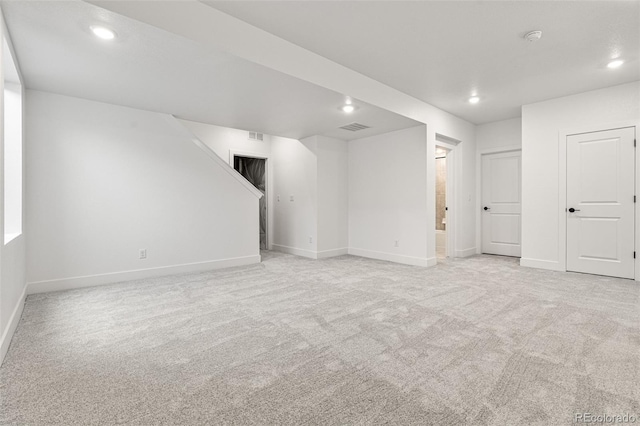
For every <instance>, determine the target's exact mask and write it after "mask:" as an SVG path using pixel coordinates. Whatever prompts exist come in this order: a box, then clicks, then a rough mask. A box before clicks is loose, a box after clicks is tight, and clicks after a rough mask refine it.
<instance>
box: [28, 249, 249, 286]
mask: <svg viewBox="0 0 640 426" xmlns="http://www.w3.org/2000/svg"><path fill="white" fill-rule="evenodd" d="M254 263H260V256H259V255H254V256H244V257H235V258H230V259H217V260H209V261H205V262H195V263H185V264H181V265H171V266H161V267H158V268H149V269H137V270H132V271H122V272H110V273H107V274H98V275H87V276H83V277H70V278H60V279H55V280H45V281H35V282H30V283H27V294H36V293H48V292H51V291H61V290H72V289H76V288H84V287H93V286H98V285H104V284H113V283H117V282H122V281H130V280H138V279H144V278H152V277H161V276H164V275H173V274H182V273H188V272H202V271H208V270H212V269H220V268H229V267H232V266H243V265H251V264H254Z"/></svg>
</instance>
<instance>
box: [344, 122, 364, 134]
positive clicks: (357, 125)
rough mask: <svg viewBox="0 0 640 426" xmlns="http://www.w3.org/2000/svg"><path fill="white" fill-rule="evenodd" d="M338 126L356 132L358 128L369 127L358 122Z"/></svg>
mask: <svg viewBox="0 0 640 426" xmlns="http://www.w3.org/2000/svg"><path fill="white" fill-rule="evenodd" d="M340 128H341V129H343V130H348V131H350V132H357V131H359V130H364V129H369V128H370V127H369V126H365V125H364V124H360V123H351V124H347V125H346V126H342V127H340Z"/></svg>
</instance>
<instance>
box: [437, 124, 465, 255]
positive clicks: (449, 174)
mask: <svg viewBox="0 0 640 426" xmlns="http://www.w3.org/2000/svg"><path fill="white" fill-rule="evenodd" d="M460 143H461V142H460V141H459V140H457V139H453V138H450V137H448V136H444V135H441V134H439V133H436V143H435V151H434V152H435V158H436V160H435V173H436V179H435V185H436V188H435V193H436V212H435V218H436V219H435V220H436V223H435V224H431V225H430V226H434V225H435V234H436V238H435V239H436V261H437V262H443V261H445V260H446V259H447V258H453V257H456V256H464V255H465V253H464V251H457V246H456V242H455V241H456V235H455V232H456V191H455V188H456V179H455V176H456V169H457V168H458V167H459V166H458V158H457V156H458V155H457V151H458V150H457V149H456V147H457V146H458V145H459V144H460ZM441 157H444V158H441ZM438 176H440V177H438ZM438 185H440V186H438ZM432 229H433V228H432Z"/></svg>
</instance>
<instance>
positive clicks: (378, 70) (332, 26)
mask: <svg viewBox="0 0 640 426" xmlns="http://www.w3.org/2000/svg"><path fill="white" fill-rule="evenodd" d="M204 3H206V4H208V5H210V6H211V7H214V8H216V9H218V10H220V11H223V12H225V13H228V14H230V15H232V16H235V17H236V18H239V19H241V20H243V21H245V22H248V23H250V24H252V25H254V26H257V27H259V28H261V29H263V30H265V31H268V32H270V33H272V34H274V35H276V36H278V37H281V38H283V39H286V40H288V41H290V42H292V43H294V44H297V45H299V46H301V47H303V48H305V49H308V50H311V51H313V52H315V53H317V54H319V55H322V56H324V57H326V58H328V59H331V60H333V61H335V62H337V63H339V64H342V65H344V66H346V67H349V68H351V69H353V70H355V71H358V72H360V73H362V74H365V75H367V76H369V77H372V78H374V79H376V80H378V81H380V82H382V83H385V84H387V85H389V86H391V87H393V88H395V89H398V90H400V91H402V92H405V93H407V94H409V95H411V96H414V97H416V98H418V99H421V100H423V101H425V102H428V103H430V104H432V105H435V106H437V107H439V108H441V109H443V110H445V111H448V112H450V113H452V114H454V115H457V116H458V117H461V118H464V119H466V120H468V121H470V122H472V123H476V124H478V123H485V122H491V121H497V120H502V119H507V118H512V117H518V116H519V115H520V106H521V105H523V104H528V103H533V102H537V101H541V100H545V99H550V98H555V97H560V96H565V95H569V94H574V93H579V92H584V91H588V90H594V89H598V88H603V87H608V86H613V85H617V84H622V83H627V82H631V81H635V80H640V61H639V53H640V1H637V0H632V1H612V0H607V1H408V2H404V1H204ZM531 30H542V31H543V37H542V39H541V40H540V41H539V42H536V43H530V42H527V41H525V40H524V39H523V35H524V34H525V33H527V32H528V31H531ZM617 55H620V57H621V58H623V59H625V60H626V63H625V65H624V66H622V67H621V68H619V69H616V70H611V69H608V68H606V64H607V62H608V61H609V60H610V58H612V57H614V56H617ZM476 91H477V94H478V95H479V96H480V98H481V102H480V103H479V104H476V105H471V104H469V103H468V102H467V99H468V98H469V96H470V95H471V94H473V93H474V92H476Z"/></svg>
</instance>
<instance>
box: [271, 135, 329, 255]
mask: <svg viewBox="0 0 640 426" xmlns="http://www.w3.org/2000/svg"><path fill="white" fill-rule="evenodd" d="M316 145H317V137H316V136H312V137H310V138H306V139H303V140H302V141H297V140H294V139H289V138H281V137H275V136H274V137H272V138H271V158H273V162H274V167H273V176H274V179H273V182H274V190H273V194H274V207H273V210H274V214H273V217H274V226H273V227H274V233H273V238H272V241H273V247H274V249H276V250H280V251H284V252H287V253H291V254H296V255H299V256H305V257H310V258H313V259H315V258H316V257H317V251H318V244H317V243H318V193H317V191H318V160H317V156H316V153H315V151H316ZM278 197H279V199H278ZM292 197H293V199H292Z"/></svg>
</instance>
